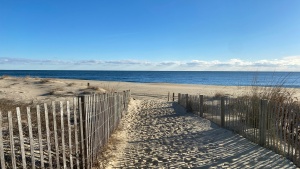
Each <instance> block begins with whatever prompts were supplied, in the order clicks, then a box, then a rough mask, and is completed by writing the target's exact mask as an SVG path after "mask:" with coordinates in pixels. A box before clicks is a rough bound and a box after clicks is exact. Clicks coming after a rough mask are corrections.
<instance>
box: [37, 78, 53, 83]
mask: <svg viewBox="0 0 300 169" xmlns="http://www.w3.org/2000/svg"><path fill="white" fill-rule="evenodd" d="M50 82H52V80H51V79H49V78H44V79H40V81H39V83H41V84H45V83H50Z"/></svg>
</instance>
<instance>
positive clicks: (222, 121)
mask: <svg viewBox="0 0 300 169" xmlns="http://www.w3.org/2000/svg"><path fill="white" fill-rule="evenodd" d="M221 127H225V97H224V96H222V97H221Z"/></svg>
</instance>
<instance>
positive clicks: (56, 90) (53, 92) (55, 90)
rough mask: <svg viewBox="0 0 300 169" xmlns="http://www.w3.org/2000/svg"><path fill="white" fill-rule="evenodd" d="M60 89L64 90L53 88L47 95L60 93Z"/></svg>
mask: <svg viewBox="0 0 300 169" xmlns="http://www.w3.org/2000/svg"><path fill="white" fill-rule="evenodd" d="M62 91H64V89H63V88H55V89H53V90H51V91H50V92H49V95H61V92H62Z"/></svg>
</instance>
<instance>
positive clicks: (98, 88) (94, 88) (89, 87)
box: [87, 86, 102, 90]
mask: <svg viewBox="0 0 300 169" xmlns="http://www.w3.org/2000/svg"><path fill="white" fill-rule="evenodd" d="M87 88H88V89H91V90H101V89H102V88H100V87H98V86H88V87H87Z"/></svg>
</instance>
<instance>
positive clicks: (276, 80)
mask: <svg viewBox="0 0 300 169" xmlns="http://www.w3.org/2000/svg"><path fill="white" fill-rule="evenodd" d="M2 75H9V76H17V77H25V76H31V77H42V78H62V79H82V80H99V81H122V82H139V83H177V84H203V85H223V86H251V85H256V86H272V85H278V84H283V86H284V87H294V88H300V72H291V73H289V72H246V71H82V70H78V71H77V70H0V76H2ZM283 81H284V82H283Z"/></svg>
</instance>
